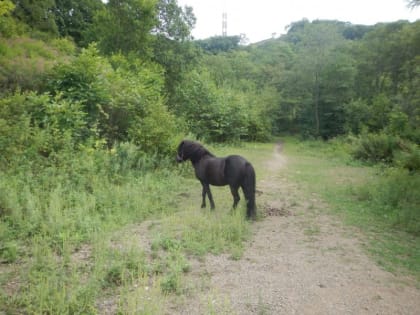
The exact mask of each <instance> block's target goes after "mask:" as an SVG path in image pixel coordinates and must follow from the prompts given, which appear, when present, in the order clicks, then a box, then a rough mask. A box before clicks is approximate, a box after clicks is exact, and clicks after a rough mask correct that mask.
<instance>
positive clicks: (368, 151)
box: [352, 133, 399, 163]
mask: <svg viewBox="0 0 420 315" xmlns="http://www.w3.org/2000/svg"><path fill="white" fill-rule="evenodd" d="M398 140H399V139H398V138H397V137H395V136H391V135H387V134H385V133H377V134H373V133H371V134H364V135H361V136H360V137H359V138H358V141H357V143H356V147H355V148H354V150H353V152H352V156H353V157H354V158H356V159H358V160H363V161H367V162H372V163H379V162H382V163H391V162H392V161H393V159H394V153H395V150H397V149H398Z"/></svg>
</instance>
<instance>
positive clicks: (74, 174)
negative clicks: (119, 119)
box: [0, 145, 271, 314]
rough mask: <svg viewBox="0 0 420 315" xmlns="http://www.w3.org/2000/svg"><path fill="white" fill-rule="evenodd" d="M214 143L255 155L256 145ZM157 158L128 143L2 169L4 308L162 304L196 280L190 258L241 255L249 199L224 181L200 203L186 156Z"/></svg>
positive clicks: (114, 308) (131, 310)
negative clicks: (212, 206)
mask: <svg viewBox="0 0 420 315" xmlns="http://www.w3.org/2000/svg"><path fill="white" fill-rule="evenodd" d="M266 147H267V148H269V147H271V146H266ZM211 149H212V151H214V153H215V154H217V155H224V154H225V152H232V151H235V152H237V153H239V154H243V155H245V156H247V155H249V156H250V159H251V160H252V159H253V157H256V156H258V154H257V153H255V146H253V145H247V146H244V147H241V148H238V149H237V150H236V148H235V149H233V148H225V147H213V148H211ZM268 152H270V151H268ZM263 159H264V157H263V156H261V157H260V158H259V161H262V160H263ZM153 165H154V163H153V161H150V160H148V158H147V157H144V156H137V153H136V150H135V148H132V147H130V146H129V145H126V146H125V147H120V148H118V149H117V151H116V152H106V151H104V152H100V151H97V152H81V153H80V155H78V156H66V157H64V158H63V159H62V160H60V161H58V162H57V163H56V164H55V165H50V166H43V167H42V168H35V167H33V166H30V167H29V166H28V165H23V166H24V167H22V168H21V169H17V170H14V171H10V172H6V171H4V172H3V173H2V174H1V176H0V219H1V220H0V239H1V244H0V261H1V264H0V305H1V306H0V313H2V312H4V313H6V314H17V313H28V314H41V313H45V314H74V313H80V314H96V313H103V312H105V311H106V312H111V313H123V314H159V313H161V312H162V309H160V307H161V306H163V305H164V303H163V301H165V300H166V299H167V298H169V297H170V296H178V295H180V294H188V292H189V291H191V290H195V289H197V288H196V287H194V286H191V284H189V283H188V281H187V278H188V276H187V275H188V273H189V272H190V270H191V267H190V266H191V261H193V260H194V259H200V257H202V256H203V255H205V254H206V253H214V254H220V253H222V252H223V253H228V254H230V255H231V257H232V259H238V258H239V257H240V256H241V255H242V251H243V241H244V240H245V239H247V237H248V236H249V231H250V230H249V223H248V222H247V221H246V220H245V219H244V215H243V213H244V211H242V210H244V209H243V207H244V203H243V201H242V202H241V204H240V207H239V208H238V210H237V211H234V212H232V211H231V203H232V198H231V196H230V192H229V189H228V188H226V187H220V188H219V189H217V188H216V189H214V191H213V194H214V199H215V202H216V207H217V209H216V210H215V211H214V212H212V211H210V210H209V209H200V208H199V206H200V198H201V186H200V184H199V182H198V181H197V180H196V179H195V178H194V175H193V171H192V167H191V165H190V164H183V165H175V163H172V162H171V161H169V162H164V163H163V164H161V165H160V166H158V167H157V168H156V166H153ZM146 219H147V222H150V223H147V224H148V225H147V226H146V227H144V226H142V222H145V220H146ZM150 244H151V246H150Z"/></svg>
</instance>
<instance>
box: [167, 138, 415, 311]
mask: <svg viewBox="0 0 420 315" xmlns="http://www.w3.org/2000/svg"><path fill="white" fill-rule="evenodd" d="M267 167H269V168H270V171H271V172H270V174H271V176H270V177H269V178H265V179H264V180H262V181H260V182H258V185H257V186H258V190H259V191H260V196H259V197H258V205H259V209H260V211H263V212H264V214H263V216H262V219H261V220H260V221H258V222H256V223H254V226H253V229H254V232H253V233H254V234H253V236H252V237H251V240H250V242H249V246H248V248H247V249H246V250H245V253H244V255H243V257H242V258H241V259H240V260H232V259H231V257H230V256H229V255H221V256H211V255H210V256H207V257H206V259H205V261H204V262H201V263H200V264H197V265H195V266H194V269H195V270H194V272H193V273H192V274H191V275H190V277H191V279H190V280H191V281H192V282H194V281H195V282H197V283H202V282H203V281H206V285H205V288H202V289H201V290H196V291H195V292H194V293H193V294H192V295H191V296H189V297H183V298H182V301H178V302H177V303H175V304H174V305H172V307H170V311H169V312H168V313H171V314H209V313H212V314H334V315H335V314H393V315H394V314H419V312H420V290H418V289H416V287H415V286H414V285H412V284H410V280H409V279H401V278H399V277H396V276H394V275H393V274H391V273H389V272H386V271H384V270H382V269H380V268H379V267H378V266H377V265H375V263H374V262H373V261H372V260H370V259H369V257H368V256H367V255H366V254H365V253H364V251H363V250H362V245H361V242H360V240H358V239H357V238H356V236H355V235H357V232H356V231H354V230H351V229H350V228H349V227H345V226H343V225H342V224H341V223H340V222H339V221H338V220H337V219H335V218H333V217H331V216H329V215H327V214H325V213H324V212H323V211H322V208H323V207H324V205H323V204H322V202H320V201H319V200H317V199H316V198H315V197H314V198H312V199H310V200H305V198H304V197H303V196H302V195H300V193H299V190H298V187H295V186H293V185H291V184H290V183H288V182H287V180H286V179H285V178H284V176H282V169H283V168H284V167H287V161H286V159H285V157H284V156H283V155H282V154H281V146H280V145H277V146H276V148H275V150H274V153H273V158H272V160H270V161H269V162H267ZM306 199H307V198H306ZM204 275H205V280H203V277H204ZM197 286H200V285H198V284H197Z"/></svg>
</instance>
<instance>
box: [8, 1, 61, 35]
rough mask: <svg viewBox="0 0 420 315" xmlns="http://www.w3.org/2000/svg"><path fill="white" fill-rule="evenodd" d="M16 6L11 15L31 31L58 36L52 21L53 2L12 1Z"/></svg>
mask: <svg viewBox="0 0 420 315" xmlns="http://www.w3.org/2000/svg"><path fill="white" fill-rule="evenodd" d="M13 3H14V4H15V5H16V8H15V10H14V11H13V15H14V16H15V17H16V18H17V19H18V20H20V21H22V22H24V23H26V24H27V25H29V26H30V27H31V28H32V29H34V30H38V31H41V32H46V33H50V34H52V35H53V36H57V35H58V29H57V25H56V23H55V19H54V7H55V2H54V0H37V1H32V0H13Z"/></svg>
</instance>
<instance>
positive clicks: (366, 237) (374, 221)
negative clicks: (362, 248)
mask: <svg viewBox="0 0 420 315" xmlns="http://www.w3.org/2000/svg"><path fill="white" fill-rule="evenodd" d="M285 142H286V143H285V146H284V147H285V153H286V155H287V157H288V168H287V172H288V178H289V180H291V181H296V182H299V183H300V185H301V187H303V189H304V190H305V191H306V193H307V194H317V195H319V196H320V197H321V198H322V199H324V200H325V201H327V202H328V204H329V205H330V209H331V210H332V211H333V212H334V213H335V214H338V215H340V216H342V217H343V219H344V221H345V222H347V223H348V224H351V225H353V226H357V227H358V228H359V229H360V231H361V233H360V235H359V237H360V238H362V239H363V243H364V244H365V245H366V249H367V250H368V251H369V252H370V253H371V254H372V256H373V257H374V259H375V260H376V261H377V263H378V264H380V265H382V266H383V267H384V268H385V269H387V270H389V271H392V272H396V273H404V274H411V275H413V276H414V277H415V278H416V279H417V280H418V281H420V264H419V261H420V239H419V235H418V231H419V229H418V227H419V225H418V221H419V220H420V214H419V208H418V207H419V204H418V201H419V199H418V196H420V186H419V185H417V184H416V183H418V182H419V176H418V174H414V175H410V174H405V175H404V174H403V172H402V171H399V170H392V169H391V170H389V169H385V170H384V169H381V167H372V166H365V165H362V164H360V163H357V162H355V161H352V160H351V159H350V158H349V155H348V154H347V153H346V150H345V147H344V145H343V144H339V143H333V144H327V143H322V142H298V141H297V140H296V139H291V138H289V139H286V141H285ZM393 172H398V174H397V176H395V174H392V173H393Z"/></svg>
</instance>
